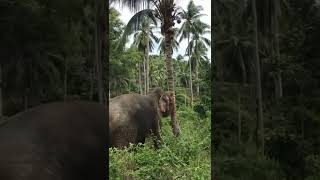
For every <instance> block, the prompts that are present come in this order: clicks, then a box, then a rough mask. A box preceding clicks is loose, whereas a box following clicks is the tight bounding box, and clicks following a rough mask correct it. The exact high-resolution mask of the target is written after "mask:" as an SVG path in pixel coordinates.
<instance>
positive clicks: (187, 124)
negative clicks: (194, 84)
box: [109, 108, 211, 180]
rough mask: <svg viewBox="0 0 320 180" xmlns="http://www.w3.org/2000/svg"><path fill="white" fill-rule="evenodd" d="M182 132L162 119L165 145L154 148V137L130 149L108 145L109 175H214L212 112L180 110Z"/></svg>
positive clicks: (147, 177)
mask: <svg viewBox="0 0 320 180" xmlns="http://www.w3.org/2000/svg"><path fill="white" fill-rule="evenodd" d="M177 119H178V121H179V124H180V126H181V136H180V137H178V138H176V137H174V136H173V134H172V132H171V128H170V125H169V119H167V118H166V119H164V118H163V119H162V129H161V135H162V138H163V144H162V147H161V148H160V149H158V150H155V149H154V148H153V144H152V141H151V139H150V138H149V139H147V142H146V144H145V145H138V146H137V145H132V146H130V147H129V148H127V149H124V150H118V149H109V157H110V161H109V178H110V179H112V180H113V179H115V180H117V179H125V178H128V177H130V178H131V179H199V180H202V179H211V173H210V172H211V138H210V136H211V135H210V134H211V132H210V129H211V121H210V112H207V117H204V118H202V119H201V118H200V117H199V114H197V113H196V112H194V111H193V110H192V109H190V108H183V109H180V110H178V111H177Z"/></svg>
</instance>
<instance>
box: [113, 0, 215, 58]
mask: <svg viewBox="0 0 320 180" xmlns="http://www.w3.org/2000/svg"><path fill="white" fill-rule="evenodd" d="M189 2H190V0H175V3H176V5H177V6H180V7H181V8H182V9H184V10H186V9H187V6H188V3H189ZM193 2H194V4H195V5H200V6H202V7H203V11H202V12H201V13H202V14H206V16H202V17H201V18H200V19H201V20H202V21H203V22H205V23H207V24H209V25H210V26H211V1H210V0H193ZM111 7H114V8H115V9H116V10H117V11H119V12H120V14H121V15H120V19H121V20H122V21H123V22H124V24H127V23H128V21H129V20H130V18H131V17H132V16H133V15H134V12H131V11H130V10H129V9H128V8H127V7H123V6H121V5H119V4H112V5H111ZM181 25H182V23H180V24H178V23H176V25H175V27H178V28H179V27H181ZM156 35H157V34H156ZM157 36H158V37H160V36H161V34H159V35H157ZM204 36H205V37H206V38H209V39H211V34H206V35H204ZM132 41H133V37H131V38H130V42H129V43H128V44H127V45H129V44H131V43H132ZM187 44H188V43H187V40H186V39H185V40H183V41H182V42H181V43H180V44H179V48H178V51H174V52H173V57H176V56H178V55H179V54H181V55H182V56H183V55H184V54H185V50H186V48H187ZM158 46H159V45H156V46H155V48H154V49H155V51H154V52H151V54H159V52H157V49H158ZM207 56H208V58H209V59H210V60H211V48H209V49H208V51H207ZM185 59H186V57H185Z"/></svg>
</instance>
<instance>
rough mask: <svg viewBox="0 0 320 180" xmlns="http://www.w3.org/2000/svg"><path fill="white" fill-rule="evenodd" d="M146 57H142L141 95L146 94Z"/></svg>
mask: <svg viewBox="0 0 320 180" xmlns="http://www.w3.org/2000/svg"><path fill="white" fill-rule="evenodd" d="M146 61H147V60H146V57H145V56H144V57H143V78H142V79H143V94H144V95H146V94H147V82H146V79H147V71H146Z"/></svg>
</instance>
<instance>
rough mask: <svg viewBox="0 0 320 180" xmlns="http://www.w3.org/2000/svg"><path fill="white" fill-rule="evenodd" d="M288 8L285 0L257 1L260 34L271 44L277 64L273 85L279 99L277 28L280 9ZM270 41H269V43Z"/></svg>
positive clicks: (280, 87)
mask: <svg viewBox="0 0 320 180" xmlns="http://www.w3.org/2000/svg"><path fill="white" fill-rule="evenodd" d="M287 8H288V2H287V0H262V1H259V3H257V12H259V13H258V14H257V18H258V27H259V29H261V30H260V33H261V35H262V36H264V37H265V38H266V39H267V41H266V43H268V45H270V44H271V51H272V57H275V63H276V65H277V67H276V69H275V74H274V76H273V78H274V82H275V84H274V87H275V98H276V99H279V98H281V97H282V96H283V88H282V73H281V69H280V68H279V65H280V48H279V44H280V40H279V29H280V26H279V25H280V18H281V16H282V15H283V12H282V9H287ZM270 42H271V43H270Z"/></svg>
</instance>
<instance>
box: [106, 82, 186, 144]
mask: <svg viewBox="0 0 320 180" xmlns="http://www.w3.org/2000/svg"><path fill="white" fill-rule="evenodd" d="M172 105H173V96H172V95H168V94H165V93H164V91H163V90H162V89H160V88H156V89H154V90H153V91H152V92H151V93H149V94H148V95H140V94H125V95H121V96H118V97H115V98H113V99H111V100H110V101H109V143H110V146H111V147H117V148H123V147H127V146H128V145H129V143H133V144H138V143H144V142H145V138H146V137H147V136H149V135H152V136H153V137H154V145H155V148H158V147H159V141H161V136H160V118H161V117H168V116H169V115H171V126H172V131H173V134H174V135H176V136H178V135H179V134H180V128H179V125H178V124H177V122H176V121H175V119H174V118H173V113H174V109H173V106H172Z"/></svg>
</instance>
